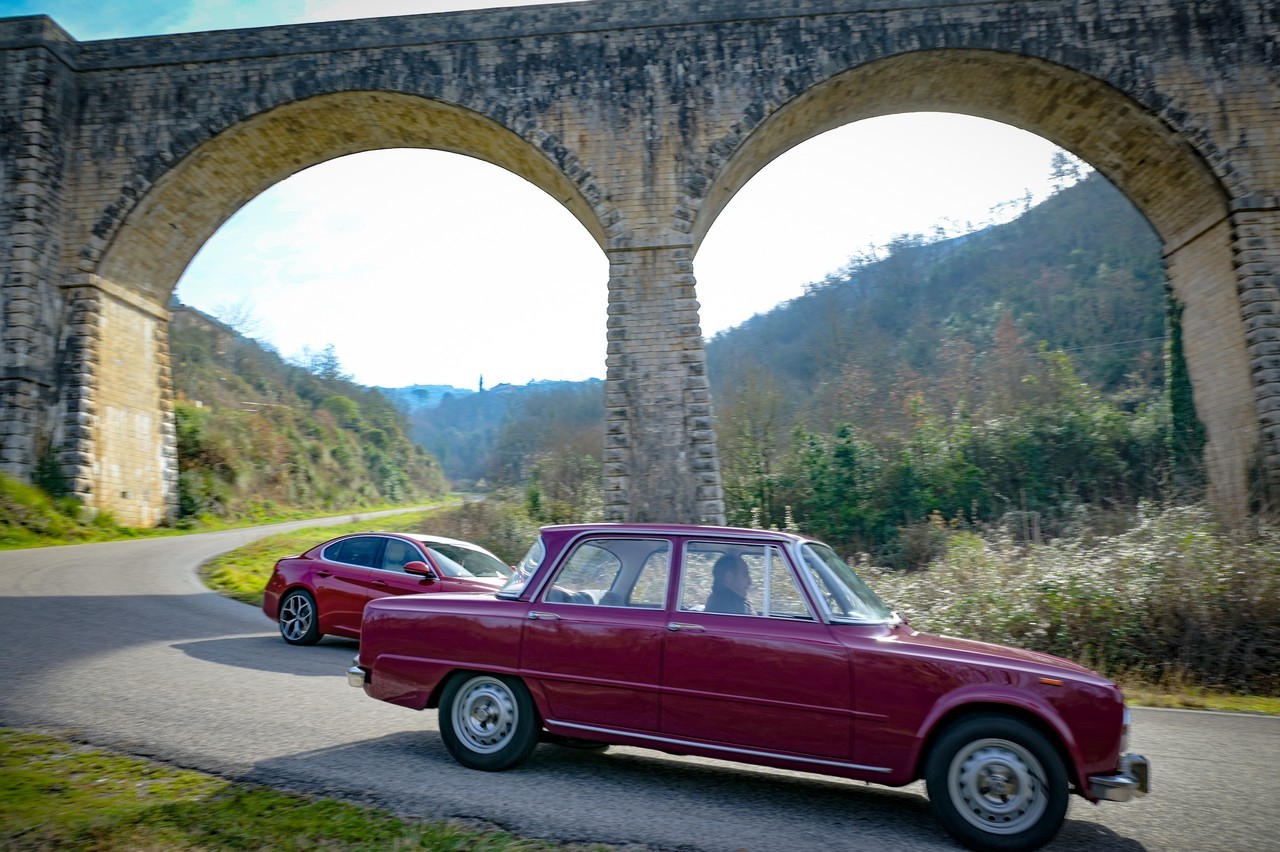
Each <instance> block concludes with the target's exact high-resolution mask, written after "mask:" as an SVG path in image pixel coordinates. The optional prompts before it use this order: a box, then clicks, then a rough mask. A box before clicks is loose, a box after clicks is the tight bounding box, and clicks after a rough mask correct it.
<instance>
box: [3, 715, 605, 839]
mask: <svg viewBox="0 0 1280 852" xmlns="http://www.w3.org/2000/svg"><path fill="white" fill-rule="evenodd" d="M0 848H3V849H7V850H13V852H24V850H32V852H35V851H36V850H40V851H41V852H43V850H49V849H78V850H86V852H107V851H108V850H117V849H171V850H173V849H182V850H193V851H197V852H198V850H246V849H298V850H308V849H323V850H331V851H332V852H355V850H383V849H399V850H412V849H423V850H467V852H507V850H521V852H542V850H551V849H557V850H564V849H568V848H573V849H579V850H589V849H604V848H606V847H603V846H575V847H566V846H563V845H560V844H554V843H546V842H542V841H536V840H529V839H522V838H518V837H515V836H514V835H511V834H507V833H505V832H501V831H494V830H484V829H478V828H476V827H474V826H471V825H464V824H460V823H451V822H446V821H431V822H427V821H420V820H408V819H400V818H398V817H396V816H394V815H393V814H391V813H388V812H387V811H383V810H378V809H375V808H369V807H361V806H358V805H353V804H349V803H345V802H340V801H337V800H334V799H325V798H314V797H308V796H301V795H293V794H289V793H283V792H279V791H276V790H272V789H269V788H265V787H259V786H253V785H247V784H236V783H233V782H230V781H226V780H223V779H220V778H216V777H213V776H209V775H204V774H202V773H198V772H193V771H190V770H185V769H179V768H176V767H173V766H168V765H165V764H160V763H156V762H152V761H146V760H141V759H137V758H133V757H127V756H122V755H118V754H113V753H110V752H107V751H103V750H101V749H96V748H90V747H88V746H84V745H80V744H76V743H71V742H67V741H65V740H61V739H57V738H54V737H50V736H45V735H42V734H36V733H29V732H19V731H13V730H6V729H0Z"/></svg>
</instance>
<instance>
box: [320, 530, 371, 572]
mask: <svg viewBox="0 0 1280 852" xmlns="http://www.w3.org/2000/svg"><path fill="white" fill-rule="evenodd" d="M381 544H382V542H381V541H380V540H379V539H377V538H375V537H373V536H357V537H356V538H344V539H343V540H342V541H339V542H337V543H336V544H331V545H329V546H328V547H326V548H325V549H324V558H325V559H328V560H330V561H332V562H345V563H346V564H347V565H361V566H363V567H365V568H372V567H373V566H374V565H375V564H377V562H376V560H377V558H378V547H379V546H381Z"/></svg>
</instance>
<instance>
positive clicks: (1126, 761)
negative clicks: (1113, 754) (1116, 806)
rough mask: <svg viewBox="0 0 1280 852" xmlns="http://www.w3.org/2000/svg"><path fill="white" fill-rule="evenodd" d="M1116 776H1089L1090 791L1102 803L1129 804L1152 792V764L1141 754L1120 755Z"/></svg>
mask: <svg viewBox="0 0 1280 852" xmlns="http://www.w3.org/2000/svg"><path fill="white" fill-rule="evenodd" d="M1116 768H1117V769H1119V772H1117V773H1116V774H1115V775H1091V776H1089V791H1090V792H1091V793H1093V795H1094V796H1095V797H1096V798H1097V799H1098V801H1100V802H1128V801H1130V800H1131V799H1136V798H1138V797H1140V796H1145V795H1147V793H1148V792H1150V790H1151V763H1150V761H1148V760H1147V759H1146V758H1145V757H1143V756H1142V755H1140V754H1122V755H1120V765H1119V766H1118V767H1116Z"/></svg>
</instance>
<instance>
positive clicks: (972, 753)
mask: <svg viewBox="0 0 1280 852" xmlns="http://www.w3.org/2000/svg"><path fill="white" fill-rule="evenodd" d="M925 784H926V786H927V787H928V790H929V804H930V805H931V807H932V808H933V813H934V816H935V817H936V818H937V820H938V822H940V823H942V826H943V828H945V829H946V830H947V832H948V833H949V834H950V835H951V836H952V837H954V838H955V839H956V840H958V841H960V842H961V843H962V844H964V845H965V846H967V847H969V848H970V849H977V850H982V852H987V850H998V852H1028V850H1032V849H1039V848H1040V847H1041V846H1044V845H1045V844H1046V843H1048V842H1049V841H1050V840H1052V839H1053V836H1054V835H1055V834H1057V833H1058V829H1059V828H1061V827H1062V820H1063V819H1064V818H1065V817H1066V815H1067V795H1068V792H1069V791H1068V789H1067V786H1068V782H1067V770H1066V767H1065V766H1064V765H1063V762H1062V758H1061V757H1060V756H1059V754H1058V752H1057V750H1056V749H1054V747H1053V744H1052V743H1050V742H1049V740H1048V739H1046V738H1045V736H1044V735H1043V734H1042V733H1040V732H1039V731H1038V730H1036V729H1035V728H1034V727H1032V726H1031V725H1029V724H1028V723H1026V722H1023V721H1021V720H1019V719H1014V718H1012V717H1009V716H999V715H992V714H983V715H980V716H970V717H968V718H966V719H962V720H960V721H959V722H956V723H955V724H954V725H952V726H951V727H949V728H948V729H947V730H946V731H945V732H943V734H942V736H941V737H940V738H939V739H938V741H937V742H936V743H934V746H933V749H932V750H931V751H930V752H929V756H928V762H927V763H926V764H925Z"/></svg>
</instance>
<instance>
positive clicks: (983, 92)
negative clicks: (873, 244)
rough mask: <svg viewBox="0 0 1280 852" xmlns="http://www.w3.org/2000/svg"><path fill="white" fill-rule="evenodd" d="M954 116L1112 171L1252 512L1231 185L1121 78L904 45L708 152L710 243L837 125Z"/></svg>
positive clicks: (1240, 496) (697, 223) (705, 204)
mask: <svg viewBox="0 0 1280 852" xmlns="http://www.w3.org/2000/svg"><path fill="white" fill-rule="evenodd" d="M924 111H930V112H954V113H963V114H967V115H973V116H977V117H980V118H987V119H991V120H994V121H999V122H1002V123H1005V124H1009V125H1012V126H1014V127H1018V128H1021V129H1023V130H1026V131H1029V132H1031V133H1035V134H1037V135H1039V136H1042V137H1044V138H1046V139H1048V140H1049V141H1051V142H1054V143H1055V144H1057V145H1059V146H1061V147H1062V148H1064V149H1066V150H1068V151H1071V152H1072V153H1073V154H1075V155H1076V156H1078V157H1080V158H1081V159H1083V160H1085V161H1086V162H1088V163H1089V164H1090V165H1092V166H1093V167H1094V168H1095V169H1097V170H1098V171H1099V172H1100V173H1101V174H1103V175H1104V176H1106V177H1107V178H1108V179H1109V180H1111V181H1112V182H1113V183H1114V184H1115V185H1116V186H1117V187H1118V188H1119V189H1120V190H1121V191H1122V192H1124V193H1125V195H1126V196H1128V198H1129V199H1130V200H1131V201H1132V202H1133V203H1134V205H1135V206H1136V207H1137V208H1138V209H1139V210H1140V211H1141V212H1142V213H1143V215H1144V216H1146V218H1147V220H1148V221H1149V222H1150V223H1151V225H1152V227H1153V228H1154V229H1155V231H1156V232H1157V234H1159V236H1160V238H1161V240H1162V241H1163V243H1164V256H1165V261H1166V271H1167V272H1166V274H1167V280H1168V282H1169V286H1170V289H1171V291H1172V293H1173V295H1174V297H1175V298H1176V299H1177V300H1178V301H1179V302H1180V303H1181V304H1182V306H1183V314H1182V321H1183V333H1184V345H1185V354H1186V358H1187V365H1188V369H1189V372H1190V376H1191V380H1192V384H1193V387H1194V391H1195V404H1196V410H1197V413H1198V415H1199V417H1200V419H1201V421H1202V422H1203V423H1204V424H1205V427H1206V434H1207V443H1206V447H1205V458H1204V462H1205V466H1206V470H1207V473H1208V478H1209V482H1210V486H1211V492H1212V493H1211V499H1212V500H1213V501H1214V502H1215V503H1216V505H1217V506H1218V507H1219V509H1220V510H1221V511H1222V513H1223V514H1224V516H1225V517H1226V519H1228V520H1235V519H1238V518H1239V517H1241V516H1242V515H1243V514H1244V512H1245V511H1246V509H1247V506H1248V501H1249V496H1250V483H1249V471H1250V468H1251V466H1252V464H1253V463H1254V461H1255V458H1256V455H1257V452H1258V440H1259V431H1258V426H1257V421H1256V418H1255V414H1254V412H1255V402H1254V392H1253V389H1252V387H1251V385H1250V380H1249V376H1250V362H1249V354H1248V350H1247V345H1246V329H1245V326H1244V322H1243V319H1242V313H1241V305H1240V300H1239V298H1238V297H1237V279H1236V274H1235V269H1234V263H1233V252H1232V231H1231V222H1230V218H1229V215H1230V208H1229V203H1228V198H1227V193H1226V192H1225V190H1224V188H1223V185H1222V182H1221V180H1220V179H1219V177H1218V176H1217V175H1215V174H1214V173H1213V171H1212V169H1211V168H1210V167H1209V165H1208V164H1207V162H1206V160H1205V158H1204V157H1203V156H1202V155H1201V153H1200V152H1198V151H1197V150H1195V149H1194V148H1193V147H1192V145H1191V144H1190V143H1189V142H1188V141H1187V138H1186V136H1185V135H1184V134H1183V133H1182V132H1179V129H1175V128H1172V127H1170V126H1169V125H1168V124H1166V123H1165V122H1164V121H1162V120H1161V119H1160V118H1159V117H1158V116H1156V115H1154V114H1153V113H1152V112H1151V111H1149V110H1148V109H1146V108H1144V107H1143V106H1142V105H1141V104H1139V103H1137V102H1136V101H1134V100H1133V99H1132V98H1130V97H1128V96H1126V95H1124V94H1123V93H1121V92H1120V91H1118V90H1117V89H1115V88H1113V87H1112V86H1110V85H1108V84H1106V83H1104V82H1102V81H1100V80H1098V79H1096V78H1094V77H1090V76H1088V75H1085V74H1082V73H1080V72H1078V71H1074V70H1072V69H1069V68H1066V67H1063V66H1060V65H1055V64H1053V63H1050V62H1046V61H1043V60H1037V59H1031V58H1028V57H1025V56H1017V55H1013V54H1006V53H997V52H991V51H976V50H931V51H921V52H916V53H908V54H902V55H898V56H895V57H892V58H888V59H884V60H880V61H877V62H873V63H870V64H868V65H866V66H862V67H859V68H857V69H854V70H851V71H848V72H845V73H843V74H840V75H837V76H835V77H833V78H831V79H828V80H826V81H824V82H822V83H820V84H818V85H816V86H814V87H812V88H811V89H809V90H807V91H806V92H805V93H804V94H802V95H800V96H799V97H796V98H795V99H793V100H792V101H790V102H789V103H787V104H785V105H783V106H782V107H780V108H779V109H777V110H776V111H775V112H773V113H771V114H770V115H768V117H767V118H765V119H763V120H762V121H760V122H759V123H758V124H757V125H755V126H754V127H753V128H751V130H750V132H749V133H748V134H747V135H745V137H744V138H742V139H741V140H737V139H734V138H732V136H730V137H726V138H725V139H723V140H721V142H720V143H719V144H718V145H714V146H712V149H713V150H716V151H721V152H723V151H729V150H731V151H732V154H730V155H729V156H728V157H727V158H721V157H720V156H718V155H713V156H711V157H709V158H708V159H707V161H706V163H705V164H704V173H706V174H709V175H713V176H714V177H713V178H712V180H710V181H709V182H708V184H707V186H706V191H705V194H704V196H703V197H702V198H701V199H698V200H697V204H696V210H697V212H696V215H695V216H694V218H693V223H692V228H691V234H692V238H693V240H694V242H695V246H696V245H698V244H700V243H701V241H702V238H703V237H704V236H705V235H706V233H707V231H708V230H709V228H710V226H711V224H712V223H713V222H714V220H715V218H716V216H717V215H718V214H719V213H720V211H721V210H722V209H723V208H724V206H725V205H726V204H727V203H728V202H729V200H730V199H731V198H732V197H733V196H734V194H735V193H736V192H737V191H738V190H739V189H741V188H742V187H743V186H744V185H745V184H746V182H747V181H748V180H750V179H751V177H752V176H753V175H755V174H756V173H757V172H758V171H759V170H760V169H762V168H763V167H764V166H765V165H767V164H768V163H769V162H770V161H772V160H773V159H774V158H775V157H777V156H779V155H780V154H782V153H783V152H785V151H788V150H790V149H791V148H793V147H795V146H796V145H799V144H801V143H802V142H804V141H806V140H808V139H810V138H812V137H814V136H817V135H819V134H821V133H824V132H826V131H827V130H831V129H833V128H835V127H839V126H842V125H844V124H849V123H851V122H854V121H859V120H861V119H864V118H872V117H876V116H881V115H888V114H894V113H903V112H924Z"/></svg>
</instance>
